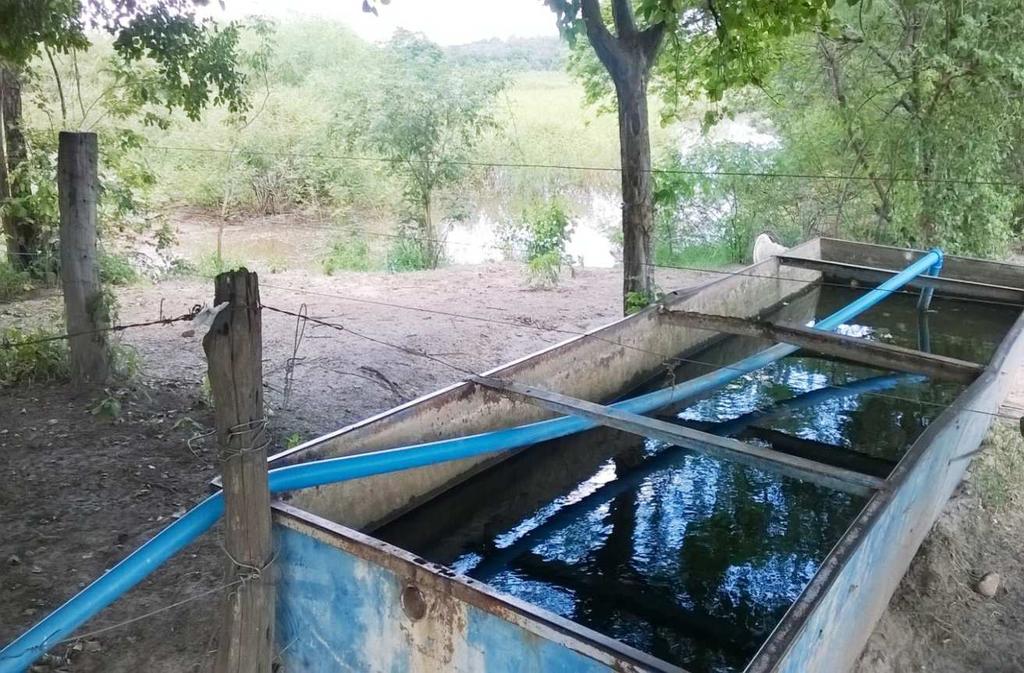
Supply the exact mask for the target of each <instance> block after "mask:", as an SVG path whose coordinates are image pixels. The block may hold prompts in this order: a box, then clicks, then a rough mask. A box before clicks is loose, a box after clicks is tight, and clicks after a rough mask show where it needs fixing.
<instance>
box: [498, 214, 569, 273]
mask: <svg viewBox="0 0 1024 673" xmlns="http://www.w3.org/2000/svg"><path fill="white" fill-rule="evenodd" d="M571 233H572V222H571V221H570V219H569V215H568V213H567V212H566V209H565V207H564V206H563V205H562V203H561V202H560V201H549V202H547V203H541V204H536V205H534V206H531V207H529V208H527V209H526V210H525V211H524V212H523V219H522V224H521V225H520V226H519V227H517V228H514V230H513V233H512V236H513V237H514V238H518V239H519V240H518V241H517V247H519V248H521V249H522V250H523V251H524V255H525V257H526V274H527V277H528V279H529V281H530V284H531V285H534V286H540V287H551V286H554V285H557V284H558V278H559V276H560V275H561V271H562V266H563V265H569V264H571V262H570V260H569V259H568V258H567V257H566V255H565V244H566V243H568V241H569V235H570V234H571Z"/></svg>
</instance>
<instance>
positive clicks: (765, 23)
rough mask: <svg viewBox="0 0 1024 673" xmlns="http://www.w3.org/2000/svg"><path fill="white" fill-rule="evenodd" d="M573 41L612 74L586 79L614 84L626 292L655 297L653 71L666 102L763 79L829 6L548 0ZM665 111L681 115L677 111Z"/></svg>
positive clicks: (822, 2)
mask: <svg viewBox="0 0 1024 673" xmlns="http://www.w3.org/2000/svg"><path fill="white" fill-rule="evenodd" d="M545 2H546V4H547V5H548V6H550V7H551V9H552V10H553V11H554V12H555V14H556V16H557V18H558V22H559V26H560V27H561V28H562V30H563V32H564V33H565V34H567V35H568V37H569V39H570V40H574V39H575V38H576V37H577V36H579V35H582V34H585V35H586V37H587V40H588V41H589V43H590V46H591V47H592V48H593V51H594V54H595V55H596V56H597V59H598V61H599V62H600V64H601V66H602V68H603V70H604V71H605V72H606V73H607V78H605V77H602V76H601V73H598V72H597V71H596V70H595V69H593V68H591V69H590V70H589V71H588V72H585V73H584V75H587V74H588V73H589V75H590V76H589V77H586V76H585V78H584V79H585V82H586V83H587V84H588V88H589V89H590V94H591V97H592V98H594V99H597V98H600V97H601V94H602V92H604V91H607V89H608V87H607V86H606V83H607V80H608V79H610V80H611V85H612V87H613V88H614V92H615V99H616V102H617V108H618V116H619V145H620V150H621V168H622V233H623V266H624V269H623V272H624V278H623V296H624V297H637V296H642V297H647V298H649V299H650V298H653V296H654V292H655V288H654V274H653V269H652V266H651V263H652V261H653V260H652V249H651V234H652V232H653V230H654V216H653V200H652V180H651V146H650V131H649V120H648V113H647V90H648V84H649V82H650V81H651V77H652V71H653V72H654V73H655V74H656V75H657V82H658V89H659V90H660V93H662V94H663V95H664V96H665V97H666V98H667V99H668V100H669V101H670V102H672V103H675V102H677V101H678V100H679V99H680V98H683V97H686V96H693V95H695V94H704V95H706V96H708V98H710V99H711V100H713V101H717V100H720V99H721V98H722V96H723V95H724V93H725V91H726V90H728V89H729V88H731V87H737V86H742V85H745V84H750V83H759V82H760V81H761V80H763V78H764V77H765V76H766V75H767V74H768V73H769V72H770V70H771V67H772V65H773V63H774V62H775V56H776V54H777V50H778V46H779V45H780V44H781V43H782V42H783V38H784V37H786V36H788V35H791V34H792V33H794V32H796V31H800V30H805V29H808V28H812V27H815V26H821V25H823V23H824V22H825V21H826V20H827V16H828V13H827V10H828V7H829V6H830V5H831V4H832V3H831V0H780V1H778V2H771V3H765V2H757V1H756V0H724V1H723V0H702V1H700V2H690V1H687V0H683V1H682V2H681V1H680V0H610V2H608V3H602V2H601V0H545ZM668 109H669V110H672V109H675V107H673V106H672V105H670V106H669V107H668Z"/></svg>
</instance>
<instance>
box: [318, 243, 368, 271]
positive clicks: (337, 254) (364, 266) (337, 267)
mask: <svg viewBox="0 0 1024 673" xmlns="http://www.w3.org/2000/svg"><path fill="white" fill-rule="evenodd" d="M371 266H372V265H371V262H370V246H369V245H368V244H367V243H366V241H365V240H364V239H360V238H355V237H350V236H347V237H344V238H340V239H338V240H336V241H335V242H334V243H332V244H331V248H330V250H329V251H328V252H327V256H326V257H324V273H326V274H327V275H328V276H330V275H332V274H333V273H334V272H335V271H369V270H370V268H371Z"/></svg>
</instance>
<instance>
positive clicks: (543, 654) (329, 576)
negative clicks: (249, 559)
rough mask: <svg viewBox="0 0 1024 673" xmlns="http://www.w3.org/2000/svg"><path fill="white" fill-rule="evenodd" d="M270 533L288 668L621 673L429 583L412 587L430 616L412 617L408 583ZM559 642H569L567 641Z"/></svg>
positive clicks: (315, 671) (279, 531)
mask: <svg viewBox="0 0 1024 673" xmlns="http://www.w3.org/2000/svg"><path fill="white" fill-rule="evenodd" d="M274 536H275V540H276V541H277V544H278V552H277V562H276V563H275V565H276V566H277V572H278V573H279V575H278V579H279V585H278V586H279V590H278V594H277V595H278V599H277V600H278V603H277V638H278V650H279V652H281V658H282V663H283V664H284V667H283V668H284V670H286V671H303V673H338V672H339V671H352V672H353V673H356V672H358V673H406V672H420V671H422V672H424V673H426V672H427V671H446V672H448V671H450V672H452V673H522V672H524V671H546V672H550V673H606V672H608V671H612V670H615V669H613V668H612V667H611V666H610V665H609V664H607V663H605V662H601V661H598V660H596V659H594V658H592V657H589V656H587V655H586V654H583V653H581V652H580V651H577V650H574V649H573V648H572V647H570V646H569V645H568V644H567V643H566V642H557V641H556V640H555V639H552V638H548V637H544V636H543V635H538V633H536V631H534V630H530V629H528V628H527V627H526V626H524V625H523V624H522V623H516V621H517V620H516V619H515V618H513V619H510V618H508V615H504V616H502V615H498V614H492V613H491V612H488V611H486V610H484V609H482V608H480V607H477V606H475V605H471V604H469V603H467V602H465V601H462V600H460V599H459V598H457V597H455V596H453V595H452V594H451V592H445V591H438V590H435V589H434V588H432V587H431V586H428V584H429V583H424V582H418V583H416V584H417V586H418V587H419V591H420V592H421V593H420V595H422V596H423V598H424V601H425V603H426V614H425V615H424V616H423V617H422V618H420V619H417V620H413V619H412V618H410V616H409V615H408V614H407V613H406V610H405V608H403V604H402V592H403V590H404V589H405V588H406V587H407V586H409V584H410V579H408V578H405V577H401V576H400V574H399V573H398V572H396V571H395V570H393V569H391V568H388V567H384V566H382V565H379V564H377V563H374V562H373V561H369V560H367V559H364V558H361V557H359V556H357V555H355V554H352V553H350V552H348V551H345V550H343V549H340V548H338V547H336V546H334V545H331V544H329V543H327V542H325V541H323V540H320V539H318V538H317V537H315V536H312V535H308V534H306V533H305V532H300V531H296V530H293V529H291V528H289V527H287V526H283V525H281V524H277V525H275V529H274ZM422 572H425V571H422ZM439 581H440V582H442V583H443V582H451V581H452V580H450V579H448V578H445V579H443V580H439ZM435 586H436V585H435ZM518 621H522V619H521V616H519V619H518ZM557 637H558V638H560V639H562V640H567V639H568V638H567V636H565V635H564V634H563V635H561V636H557Z"/></svg>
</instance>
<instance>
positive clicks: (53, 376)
mask: <svg viewBox="0 0 1024 673" xmlns="http://www.w3.org/2000/svg"><path fill="white" fill-rule="evenodd" d="M58 335H59V333H58V332H53V331H50V330H46V329H43V328H40V329H36V330H21V329H18V328H17V327H8V328H6V329H4V330H3V331H2V332H0V387H6V386H15V385H19V384H24V383H38V382H41V381H56V380H63V379H66V378H67V377H68V374H69V373H70V370H69V365H68V350H67V349H68V346H67V342H66V341H64V340H60V339H55V340H53V341H41V342H39V340H40V339H47V338H49V337H53V336H58ZM23 342H38V343H27V344H25V345H21V346H18V345H15V344H20V343H23Z"/></svg>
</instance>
